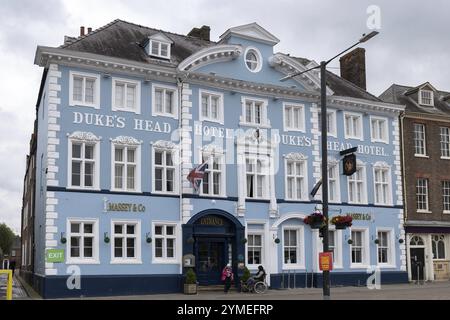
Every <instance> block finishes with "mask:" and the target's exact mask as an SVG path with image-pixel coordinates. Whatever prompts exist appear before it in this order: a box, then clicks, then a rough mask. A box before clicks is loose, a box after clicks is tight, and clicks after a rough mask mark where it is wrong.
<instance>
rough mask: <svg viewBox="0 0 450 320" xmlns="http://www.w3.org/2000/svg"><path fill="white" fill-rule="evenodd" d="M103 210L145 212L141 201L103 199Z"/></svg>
mask: <svg viewBox="0 0 450 320" xmlns="http://www.w3.org/2000/svg"><path fill="white" fill-rule="evenodd" d="M103 212H145V206H144V205H143V204H141V203H125V202H109V201H108V199H106V198H104V199H103Z"/></svg>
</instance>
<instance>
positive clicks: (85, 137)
mask: <svg viewBox="0 0 450 320" xmlns="http://www.w3.org/2000/svg"><path fill="white" fill-rule="evenodd" d="M67 136H68V137H69V139H72V140H78V141H85V142H97V141H100V140H101V139H102V138H101V137H97V136H96V135H95V134H93V133H92V132H84V131H75V132H74V133H72V134H67Z"/></svg>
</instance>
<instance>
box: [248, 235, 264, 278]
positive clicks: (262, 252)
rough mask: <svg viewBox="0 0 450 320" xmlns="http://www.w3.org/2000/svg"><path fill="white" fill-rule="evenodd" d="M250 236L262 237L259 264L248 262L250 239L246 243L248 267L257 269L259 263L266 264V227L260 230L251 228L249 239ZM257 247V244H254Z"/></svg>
mask: <svg viewBox="0 0 450 320" xmlns="http://www.w3.org/2000/svg"><path fill="white" fill-rule="evenodd" d="M250 236H260V237H261V263H259V264H249V263H248V258H249V255H248V252H249V244H248V241H247V243H246V245H245V258H246V260H245V264H246V265H247V267H248V268H249V269H251V270H254V269H257V268H258V266H259V265H265V259H264V258H265V254H264V250H265V248H264V229H261V230H258V229H249V230H248V231H247V239H249V237H250ZM253 247H256V246H253Z"/></svg>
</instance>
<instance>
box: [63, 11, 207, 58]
mask: <svg viewBox="0 0 450 320" xmlns="http://www.w3.org/2000/svg"><path fill="white" fill-rule="evenodd" d="M159 32H161V33H163V34H164V35H166V36H167V37H168V38H170V39H171V40H172V41H173V42H174V43H173V45H172V48H171V61H170V62H172V63H175V64H178V63H180V62H181V61H183V60H184V59H186V58H187V57H189V56H190V55H191V54H193V53H194V52H197V51H199V50H201V49H203V48H206V47H209V46H212V45H215V44H216V43H215V42H213V41H205V40H200V39H198V38H194V37H189V36H184V35H179V34H175V33H171V32H166V31H162V30H157V29H152V28H147V27H144V26H141V25H137V24H134V23H130V22H126V21H122V20H119V19H117V20H114V21H113V22H111V23H109V24H107V25H105V26H103V27H101V28H99V29H96V30H93V31H92V32H91V33H89V34H87V35H85V36H82V37H79V38H77V40H75V41H73V42H71V43H69V44H66V45H62V46H61V47H60V48H63V49H70V50H75V51H82V52H88V53H94V54H100V55H105V56H109V57H115V58H122V59H127V60H132V61H137V62H153V63H154V62H155V61H160V62H162V63H167V61H166V60H165V59H157V58H152V57H149V56H148V55H147V54H146V53H145V50H143V47H144V45H145V43H146V41H147V39H148V37H149V36H151V35H154V34H156V33H159Z"/></svg>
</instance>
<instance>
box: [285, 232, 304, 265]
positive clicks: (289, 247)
mask: <svg viewBox="0 0 450 320" xmlns="http://www.w3.org/2000/svg"><path fill="white" fill-rule="evenodd" d="M300 237H301V232H300V229H299V228H290V227H288V228H284V229H283V262H284V265H285V266H287V267H289V266H295V265H300V264H301V263H302V260H301V248H300V245H301V241H300Z"/></svg>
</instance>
